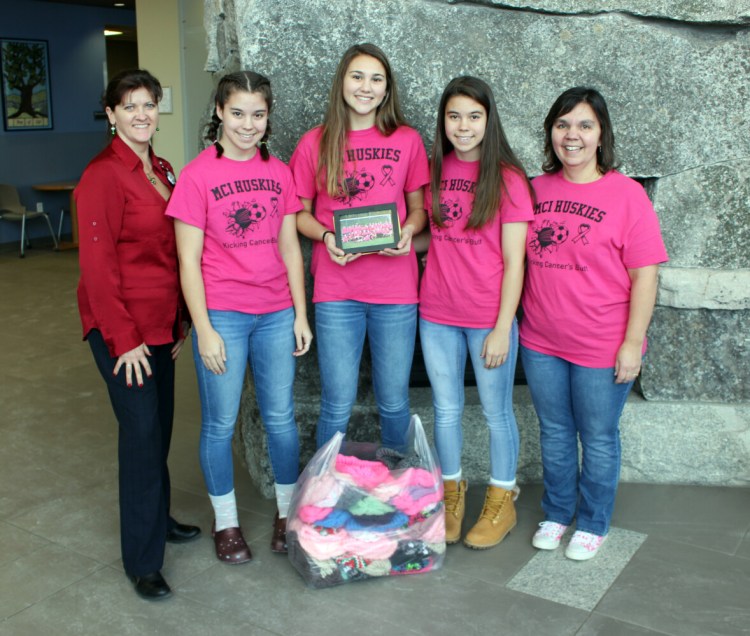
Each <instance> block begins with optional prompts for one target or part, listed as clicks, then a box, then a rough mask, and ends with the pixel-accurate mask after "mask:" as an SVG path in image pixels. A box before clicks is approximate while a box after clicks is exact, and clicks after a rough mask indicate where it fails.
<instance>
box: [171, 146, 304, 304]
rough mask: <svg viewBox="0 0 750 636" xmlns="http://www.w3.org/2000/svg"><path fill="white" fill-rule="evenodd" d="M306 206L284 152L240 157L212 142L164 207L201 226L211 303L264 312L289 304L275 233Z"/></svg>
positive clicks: (183, 175)
mask: <svg viewBox="0 0 750 636" xmlns="http://www.w3.org/2000/svg"><path fill="white" fill-rule="evenodd" d="M301 208H302V205H301V204H300V201H299V199H298V198H297V195H296V193H295V189H294V180H293V178H292V173H291V171H290V170H289V168H288V167H287V166H286V165H285V164H284V163H283V162H282V161H280V160H279V159H276V158H275V157H271V158H270V159H269V160H268V161H263V159H262V158H261V156H260V152H256V153H255V156H254V157H253V158H252V159H249V160H247V161H235V160H234V159H229V158H228V157H224V156H222V157H221V158H217V157H216V148H215V147H213V146H209V147H208V148H206V149H205V150H204V151H203V152H201V153H200V154H199V155H198V156H197V157H196V158H195V159H193V161H191V162H190V163H189V164H188V165H187V166H185V168H184V170H183V171H182V172H181V174H180V178H179V181H178V182H177V185H176V186H175V189H174V192H173V193H172V198H171V199H170V200H169V205H168V206H167V212H166V213H167V215H169V216H172V217H174V218H176V219H179V220H180V221H183V222H184V223H187V224H188V225H192V226H195V227H197V228H200V229H201V230H203V232H204V239H203V256H202V257H201V271H202V274H203V284H204V286H205V288H206V305H207V307H208V308H209V309H219V310H223V311H241V312H243V313H248V314H266V313H270V312H272V311H279V310H281V309H286V308H288V307H291V306H292V296H291V293H290V291H289V282H288V279H287V270H286V266H285V265H284V261H283V260H282V258H281V254H280V253H279V245H278V237H279V232H280V230H281V223H282V221H283V219H284V215H286V214H294V213H296V212H299V210H300V209H301Z"/></svg>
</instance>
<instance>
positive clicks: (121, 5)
mask: <svg viewBox="0 0 750 636" xmlns="http://www.w3.org/2000/svg"><path fill="white" fill-rule="evenodd" d="M115 6H116V7H124V6H125V3H124V2H115Z"/></svg>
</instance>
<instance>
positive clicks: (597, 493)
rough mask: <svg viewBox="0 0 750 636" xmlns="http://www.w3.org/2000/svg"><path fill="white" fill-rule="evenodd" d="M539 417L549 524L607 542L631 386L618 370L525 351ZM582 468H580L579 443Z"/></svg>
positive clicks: (544, 498)
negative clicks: (623, 417)
mask: <svg viewBox="0 0 750 636" xmlns="http://www.w3.org/2000/svg"><path fill="white" fill-rule="evenodd" d="M521 360H522V361H523V368H524V371H525V372H526V379H527V381H528V383H529V389H530V390H531V399H532V400H533V402H534V408H535V409H536V413H537V416H538V417H539V425H540V438H541V444H542V466H543V470H544V495H543V497H542V509H543V510H544V515H545V519H546V520H547V521H555V522H556V523H561V524H563V525H566V526H568V525H570V524H571V522H572V521H573V518H574V517H576V508H577V520H576V529H578V530H583V531H584V532H590V533H592V534H597V535H600V536H604V535H606V534H607V532H608V531H609V524H610V520H611V518H612V511H613V509H614V506H615V495H616V493H617V484H618V481H619V478H620V457H621V452H620V429H619V423H620V415H621V414H622V409H623V408H624V406H625V401H626V400H627V397H628V393H629V392H630V388H631V387H632V386H633V383H632V382H628V383H626V384H615V373H614V368H613V367H610V368H606V369H592V368H589V367H582V366H579V365H577V364H573V363H571V362H567V361H566V360H563V359H561V358H557V357H555V356H550V355H545V354H543V353H538V352H536V351H532V350H531V349H528V348H526V347H523V346H522V347H521ZM579 439H580V442H581V449H582V454H581V463H580V467H579V462H578V440H579Z"/></svg>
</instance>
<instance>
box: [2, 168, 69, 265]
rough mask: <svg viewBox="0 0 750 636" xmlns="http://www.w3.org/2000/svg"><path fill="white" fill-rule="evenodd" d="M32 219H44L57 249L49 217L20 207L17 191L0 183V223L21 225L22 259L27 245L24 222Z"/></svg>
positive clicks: (43, 213)
mask: <svg viewBox="0 0 750 636" xmlns="http://www.w3.org/2000/svg"><path fill="white" fill-rule="evenodd" d="M32 219H44V220H45V221H46V222H47V227H48V228H49V233H50V236H51V237H52V242H53V243H54V244H55V249H57V248H58V245H57V237H56V236H55V231H54V230H53V229H52V223H50V220H49V216H48V215H47V213H46V212H37V211H32V210H27V209H26V208H25V207H24V206H23V205H21V198H20V197H19V196H18V190H16V189H15V188H14V187H13V186H11V185H6V184H2V183H0V221H15V222H20V223H21V253H20V254H19V256H20V257H21V258H23V257H24V251H25V249H26V246H27V245H29V238H28V236H26V221H31V220H32Z"/></svg>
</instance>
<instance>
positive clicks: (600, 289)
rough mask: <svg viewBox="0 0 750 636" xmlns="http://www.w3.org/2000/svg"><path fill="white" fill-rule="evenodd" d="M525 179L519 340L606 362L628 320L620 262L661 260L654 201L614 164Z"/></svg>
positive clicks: (631, 265)
mask: <svg viewBox="0 0 750 636" xmlns="http://www.w3.org/2000/svg"><path fill="white" fill-rule="evenodd" d="M533 186H534V190H535V192H536V205H535V206H534V223H533V224H532V225H531V226H530V227H529V235H528V240H527V245H526V255H527V257H528V263H527V267H526V284H525V286H524V294H523V299H522V301H521V302H522V305H523V311H524V317H523V320H522V322H521V331H520V337H521V343H522V344H523V345H524V346H525V347H528V348H529V349H533V350H534V351H538V352H540V353H545V354H547V355H553V356H557V357H560V358H563V359H564V360H567V361H568V362H572V363H573V364H578V365H581V366H586V367H591V368H602V369H603V368H608V367H614V365H615V357H616V355H617V351H618V350H619V348H620V345H621V344H622V341H623V338H624V337H625V330H626V327H627V323H628V312H629V309H630V288H631V282H630V277H629V275H628V269H636V268H639V267H646V266H648V265H655V264H657V263H663V262H665V261H666V260H667V252H666V249H665V248H664V242H663V241H662V238H661V231H660V229H659V220H658V219H657V217H656V213H655V212H654V208H653V206H652V205H651V202H650V201H649V199H648V197H647V196H646V193H645V191H644V190H643V187H642V186H641V185H640V184H639V183H638V182H637V181H634V180H633V179H630V178H628V177H626V176H625V175H623V174H620V173H619V172H617V171H614V170H613V171H610V172H608V173H607V174H606V175H604V176H603V177H602V178H601V179H599V180H597V181H594V182H592V183H583V184H579V183H571V182H569V181H566V180H565V179H564V178H563V176H562V174H561V173H560V172H557V173H555V174H545V175H542V176H541V177H537V178H536V179H534V181H533ZM645 350H646V342H645V341H644V343H643V351H644V352H645Z"/></svg>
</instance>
